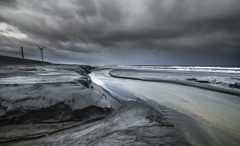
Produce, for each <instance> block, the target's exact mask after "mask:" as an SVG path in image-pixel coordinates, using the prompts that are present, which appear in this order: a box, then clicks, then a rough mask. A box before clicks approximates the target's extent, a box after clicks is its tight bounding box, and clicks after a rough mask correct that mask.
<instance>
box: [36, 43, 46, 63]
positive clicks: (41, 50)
mask: <svg viewBox="0 0 240 146" xmlns="http://www.w3.org/2000/svg"><path fill="white" fill-rule="evenodd" d="M36 46H37V47H38V49H40V52H41V55H42V61H43V49H44V48H45V47H42V48H41V47H39V46H38V45H37V44H36Z"/></svg>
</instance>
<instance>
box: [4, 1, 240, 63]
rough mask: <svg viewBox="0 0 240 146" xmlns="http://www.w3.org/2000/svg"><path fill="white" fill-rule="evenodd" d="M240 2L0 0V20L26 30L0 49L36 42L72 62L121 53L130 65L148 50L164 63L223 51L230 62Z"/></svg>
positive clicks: (235, 44) (236, 50) (236, 45)
mask: <svg viewBox="0 0 240 146" xmlns="http://www.w3.org/2000/svg"><path fill="white" fill-rule="evenodd" d="M239 6H240V1H239V0H221V1H219V0H201V1H196V0H194V1H193V0H161V1H159V0H133V1H128V0H122V1H111V0H98V1H96V0H82V1H78V0H71V1H64V0H54V1H53V0H50V1H49V0H48V1H47V0H43V1H26V0H15V1H11V0H8V1H3V0H0V9H1V10H2V11H0V23H1V22H4V23H6V24H9V25H11V26H14V27H16V28H17V29H19V31H20V32H21V33H24V34H26V35H27V39H23V38H22V39H16V38H11V37H6V36H5V37H1V36H0V37H1V38H2V40H1V41H0V49H1V50H4V52H7V50H8V49H6V46H7V47H8V48H9V47H10V48H14V47H19V45H23V46H24V47H25V48H26V49H27V50H34V49H35V48H34V44H36V43H37V44H41V45H43V46H48V49H49V51H48V52H47V53H50V54H49V56H51V57H53V56H55V58H63V60H64V57H63V56H61V53H58V51H57V50H59V52H61V51H66V53H67V54H68V55H66V56H68V57H66V60H71V57H69V55H70V54H71V55H73V57H72V58H75V59H74V60H75V61H76V60H77V58H78V57H77V55H79V53H80V54H85V57H83V58H84V59H81V62H84V61H85V62H86V63H87V62H88V63H89V62H91V63H94V61H92V59H95V60H96V63H101V62H102V63H106V62H107V60H108V61H109V60H112V59H113V58H115V59H118V60H116V61H114V62H115V63H117V62H118V63H119V64H121V62H122V61H123V60H124V57H123V59H122V60H121V57H116V56H119V53H120V54H121V55H122V56H124V55H125V56H128V55H129V57H127V58H126V59H125V60H129V62H128V61H125V63H130V64H131V62H134V63H137V62H138V61H139V60H140V58H143V57H144V54H146V53H147V54H149V55H147V56H145V60H146V62H149V63H152V64H155V63H154V61H156V62H158V57H155V59H150V58H151V55H152V57H153V58H154V56H155V55H156V54H158V55H159V54H160V55H162V54H164V56H169V57H162V58H165V60H161V59H159V60H161V62H165V63H166V64H167V62H169V63H174V61H172V59H169V58H171V57H173V56H174V58H175V59H176V62H179V61H177V58H184V59H179V60H180V61H182V62H183V63H186V62H187V61H183V60H187V58H189V61H192V60H194V57H193V56H195V58H198V59H199V60H204V59H202V57H201V56H209V59H205V60H209V63H210V64H211V63H212V62H214V63H215V64H216V62H217V61H220V62H221V59H220V58H221V57H219V56H222V55H223V54H224V53H223V52H225V53H226V52H227V53H226V54H229V55H228V58H229V60H232V63H234V62H236V60H238V59H236V58H237V57H238V56H237V55H236V54H237V53H240V51H239V46H240V43H239V42H240V40H239V35H238V34H239V31H240V9H239ZM13 9H14V11H13ZM3 31H7V32H11V30H9V29H8V30H7V29H6V30H2V29H1V32H3ZM1 32H0V33H1ZM52 50H55V51H52ZM11 53H13V52H12V51H10V52H9V54H11ZM16 53H17V51H16ZM173 54H178V56H177V55H173ZM197 54H198V55H200V57H197V56H198V55H197ZM206 54H208V55H206ZM209 54H215V55H209ZM231 55H232V56H233V57H230V56H231ZM33 56H34V55H33ZM131 57H132V59H130V58H131ZM210 57H212V58H211V59H210ZM53 58H54V57H53ZM87 58H92V59H89V60H88V59H87ZM134 59H135V60H134ZM90 60H91V61H90ZM151 60H152V61H151ZM238 61H239V62H240V59H239V60H238ZM196 62H198V61H196ZM200 62H201V61H200ZM222 62H223V61H222ZM227 62H228V63H229V64H231V61H227ZM205 63H206V62H205ZM223 63H224V62H223Z"/></svg>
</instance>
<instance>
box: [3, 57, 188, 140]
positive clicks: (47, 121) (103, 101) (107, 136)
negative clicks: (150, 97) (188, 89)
mask: <svg viewBox="0 0 240 146" xmlns="http://www.w3.org/2000/svg"><path fill="white" fill-rule="evenodd" d="M10 60H11V59H10ZM14 60H17V59H15V58H13V59H12V60H11V61H10V62H9V61H8V62H7V61H6V62H5V63H4V64H2V65H1V67H0V76H1V78H0V98H1V102H0V104H1V105H0V107H1V108H0V124H1V128H0V145H132V144H134V145H159V144H161V145H176V144H179V145H190V144H189V142H188V141H187V140H186V139H185V138H184V136H183V135H182V134H181V133H180V131H179V130H178V129H177V128H176V127H175V125H174V124H173V123H171V122H170V121H169V119H167V118H166V117H165V116H164V115H163V114H162V113H160V112H159V111H158V110H157V109H155V108H154V107H152V106H150V105H148V104H147V103H146V102H145V101H144V100H140V99H139V100H124V98H125V97H124V96H123V99H119V98H117V97H115V96H114V95H113V94H111V93H110V92H109V91H107V90H105V89H104V88H103V87H102V86H100V85H98V84H97V83H95V82H93V81H92V79H91V77H90V76H89V75H88V74H89V73H90V72H91V70H94V69H95V70H96V69H97V67H91V66H80V65H59V64H50V63H48V64H42V62H32V63H30V64H25V63H24V61H23V62H18V61H14ZM27 61H28V62H31V60H27ZM14 62H15V63H14Z"/></svg>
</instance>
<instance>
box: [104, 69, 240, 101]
mask: <svg viewBox="0 0 240 146" xmlns="http://www.w3.org/2000/svg"><path fill="white" fill-rule="evenodd" d="M114 70H123V71H124V70H125V69H112V70H111V71H110V72H109V75H110V76H112V77H115V78H120V79H131V80H140V81H149V82H162V83H170V84H178V85H184V86H190V87H196V88H200V89H205V90H209V91H216V92H220V93H225V94H230V95H235V96H239V97H240V92H235V91H229V90H226V89H218V88H214V87H211V86H208V87H206V86H201V85H199V84H194V83H192V84H190V83H186V82H182V81H173V80H172V81H169V80H162V79H141V78H137V77H136V78H135V77H124V76H118V75H113V74H112V73H111V72H112V71H114Z"/></svg>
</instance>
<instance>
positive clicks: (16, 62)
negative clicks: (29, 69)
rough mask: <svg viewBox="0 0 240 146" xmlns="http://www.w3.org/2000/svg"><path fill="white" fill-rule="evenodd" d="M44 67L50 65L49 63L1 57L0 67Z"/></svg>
mask: <svg viewBox="0 0 240 146" xmlns="http://www.w3.org/2000/svg"><path fill="white" fill-rule="evenodd" d="M35 64H36V65H44V64H50V63H49V62H42V61H37V60H30V59H22V58H16V57H9V56H2V55H0V66H5V65H35Z"/></svg>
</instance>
